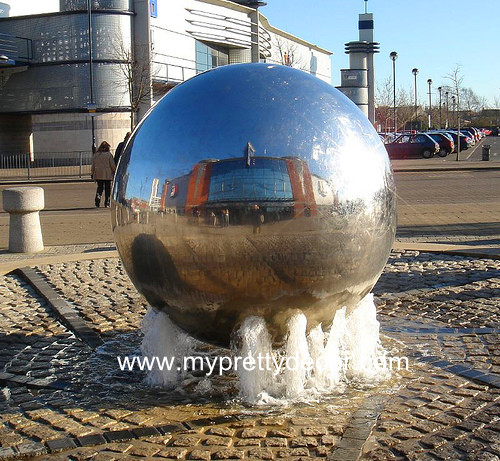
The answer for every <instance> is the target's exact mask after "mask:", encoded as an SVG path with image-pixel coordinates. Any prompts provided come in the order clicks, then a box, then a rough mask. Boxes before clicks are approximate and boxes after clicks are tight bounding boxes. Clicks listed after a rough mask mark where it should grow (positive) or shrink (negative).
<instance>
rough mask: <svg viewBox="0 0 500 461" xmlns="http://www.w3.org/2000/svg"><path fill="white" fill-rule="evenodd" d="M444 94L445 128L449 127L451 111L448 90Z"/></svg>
mask: <svg viewBox="0 0 500 461" xmlns="http://www.w3.org/2000/svg"><path fill="white" fill-rule="evenodd" d="M444 95H445V96H446V126H445V128H448V127H449V125H450V122H449V120H448V117H449V111H450V108H449V104H448V95H449V93H448V91H447V92H446V93H445V94H444Z"/></svg>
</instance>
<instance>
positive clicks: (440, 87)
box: [438, 86, 443, 129]
mask: <svg viewBox="0 0 500 461" xmlns="http://www.w3.org/2000/svg"><path fill="white" fill-rule="evenodd" d="M438 91H439V129H441V127H442V123H441V122H442V117H441V105H442V102H441V97H442V94H441V93H442V91H443V87H442V86H438Z"/></svg>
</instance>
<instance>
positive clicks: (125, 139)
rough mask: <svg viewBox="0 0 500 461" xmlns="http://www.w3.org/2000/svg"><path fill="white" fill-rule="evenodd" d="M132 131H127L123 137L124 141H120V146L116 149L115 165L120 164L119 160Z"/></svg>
mask: <svg viewBox="0 0 500 461" xmlns="http://www.w3.org/2000/svg"><path fill="white" fill-rule="evenodd" d="M130 134H131V133H130V131H128V132H127V134H126V135H125V137H124V138H123V141H121V142H119V143H118V146H116V150H115V165H118V160H120V157H121V155H122V152H123V149H124V148H125V144H127V141H128V138H130Z"/></svg>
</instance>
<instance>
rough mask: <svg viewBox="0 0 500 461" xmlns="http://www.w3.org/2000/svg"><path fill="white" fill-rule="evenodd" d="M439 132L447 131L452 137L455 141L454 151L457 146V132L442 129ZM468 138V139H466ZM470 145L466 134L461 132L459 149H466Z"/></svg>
mask: <svg viewBox="0 0 500 461" xmlns="http://www.w3.org/2000/svg"><path fill="white" fill-rule="evenodd" d="M440 133H448V134H449V135H450V136H451V137H452V138H453V142H454V143H455V151H456V150H457V146H458V142H459V141H458V133H457V132H456V131H451V130H448V131H444V132H440ZM467 140H468V141H467ZM469 147H470V138H469V137H468V136H465V135H463V134H460V150H461V151H463V150H467V149H468V148H469Z"/></svg>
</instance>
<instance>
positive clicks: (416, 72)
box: [412, 67, 418, 130]
mask: <svg viewBox="0 0 500 461" xmlns="http://www.w3.org/2000/svg"><path fill="white" fill-rule="evenodd" d="M412 73H413V76H414V77H415V130H416V129H417V74H418V69H417V68H416V67H415V68H413V69H412Z"/></svg>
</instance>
